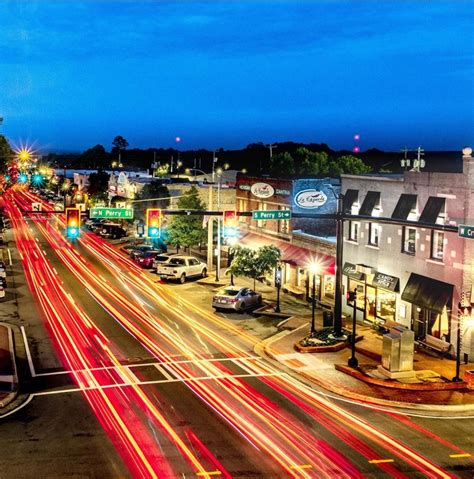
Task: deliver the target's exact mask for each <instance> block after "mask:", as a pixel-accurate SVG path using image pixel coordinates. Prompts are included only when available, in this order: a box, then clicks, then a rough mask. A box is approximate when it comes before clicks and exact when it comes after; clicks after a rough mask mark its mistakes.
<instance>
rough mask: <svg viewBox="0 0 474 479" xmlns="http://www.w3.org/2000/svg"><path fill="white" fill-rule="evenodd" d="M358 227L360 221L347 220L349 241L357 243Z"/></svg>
mask: <svg viewBox="0 0 474 479" xmlns="http://www.w3.org/2000/svg"><path fill="white" fill-rule="evenodd" d="M359 229H360V223H358V222H357V221H349V241H354V242H356V243H357V240H358V239H359Z"/></svg>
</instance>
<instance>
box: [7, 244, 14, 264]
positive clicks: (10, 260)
mask: <svg viewBox="0 0 474 479" xmlns="http://www.w3.org/2000/svg"><path fill="white" fill-rule="evenodd" d="M7 253H8V261H9V262H10V266H13V261H12V254H11V252H10V248H7Z"/></svg>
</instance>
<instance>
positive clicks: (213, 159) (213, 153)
mask: <svg viewBox="0 0 474 479" xmlns="http://www.w3.org/2000/svg"><path fill="white" fill-rule="evenodd" d="M217 160H218V158H216V152H215V151H213V152H212V182H213V183H215V182H216V173H215V171H214V170H215V165H216V162H217Z"/></svg>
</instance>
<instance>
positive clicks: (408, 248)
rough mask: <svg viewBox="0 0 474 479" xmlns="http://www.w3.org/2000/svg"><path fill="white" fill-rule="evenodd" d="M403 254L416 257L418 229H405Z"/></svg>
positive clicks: (407, 227) (409, 227)
mask: <svg viewBox="0 0 474 479" xmlns="http://www.w3.org/2000/svg"><path fill="white" fill-rule="evenodd" d="M402 251H403V253H406V254H411V255H414V254H415V252H416V228H412V227H411V226H404V227H403V250H402Z"/></svg>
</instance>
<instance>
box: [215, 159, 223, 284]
mask: <svg viewBox="0 0 474 479" xmlns="http://www.w3.org/2000/svg"><path fill="white" fill-rule="evenodd" d="M216 173H217V178H218V181H217V209H218V210H219V211H220V210H221V180H222V168H218V169H217V170H216ZM221 219H222V218H221V217H220V216H218V217H217V261H216V263H217V264H216V281H219V280H220V269H221Z"/></svg>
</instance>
